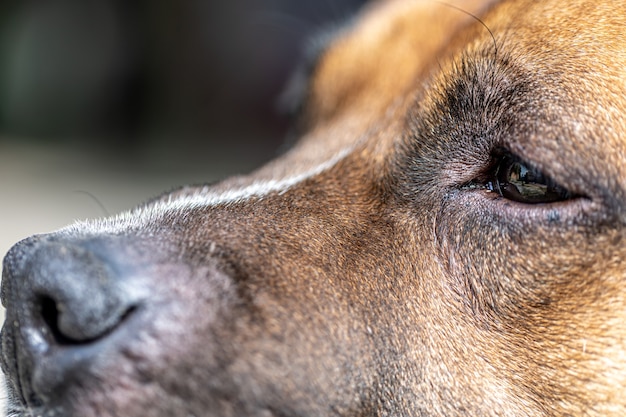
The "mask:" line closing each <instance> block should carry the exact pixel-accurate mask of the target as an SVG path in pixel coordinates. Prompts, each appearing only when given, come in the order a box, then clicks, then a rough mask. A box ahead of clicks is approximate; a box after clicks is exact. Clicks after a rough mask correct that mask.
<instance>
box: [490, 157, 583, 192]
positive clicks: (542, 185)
mask: <svg viewBox="0 0 626 417" xmlns="http://www.w3.org/2000/svg"><path fill="white" fill-rule="evenodd" d="M487 186H488V188H489V189H491V190H492V191H497V192H498V193H500V195H501V196H502V197H504V198H508V199H509V200H513V201H517V202H520V203H525V204H539V203H554V202H557V201H564V200H569V199H571V198H574V195H573V194H572V193H571V192H570V191H569V190H567V189H565V188H564V187H562V186H560V185H559V184H557V183H555V182H554V181H553V180H552V179H551V178H550V177H548V176H546V175H545V174H543V173H542V172H541V171H539V170H538V169H536V168H535V167H533V166H532V165H530V164H527V163H525V162H524V161H522V160H521V159H519V158H517V157H515V156H511V155H506V156H503V157H501V158H500V159H499V161H498V162H497V164H496V165H495V170H494V171H493V174H492V178H491V180H490V181H489V182H488V184H487Z"/></svg>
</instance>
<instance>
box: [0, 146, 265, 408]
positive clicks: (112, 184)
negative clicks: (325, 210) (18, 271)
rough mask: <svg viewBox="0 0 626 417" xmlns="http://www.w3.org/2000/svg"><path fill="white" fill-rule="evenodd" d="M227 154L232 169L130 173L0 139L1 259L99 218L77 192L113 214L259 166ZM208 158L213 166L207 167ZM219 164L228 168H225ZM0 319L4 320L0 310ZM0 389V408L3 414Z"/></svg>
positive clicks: (87, 155)
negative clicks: (31, 239) (26, 241)
mask: <svg viewBox="0 0 626 417" xmlns="http://www.w3.org/2000/svg"><path fill="white" fill-rule="evenodd" d="M0 139H1V138H0ZM231 151H232V150H230V151H228V152H229V153H230V152H231ZM224 152H226V151H224ZM217 153H219V152H217ZM231 156H233V157H234V158H236V160H237V165H233V164H228V163H227V162H228V161H227V160H225V159H224V158H225V156H224V155H218V154H214V155H212V156H211V155H209V156H207V159H208V160H207V164H206V166H207V168H206V169H204V172H199V171H195V173H191V170H186V171H185V172H186V173H181V172H178V171H176V168H175V167H173V168H172V167H170V168H168V169H158V170H155V168H154V165H152V166H151V169H142V168H139V169H136V170H133V171H132V172H130V171H129V170H128V169H120V168H119V166H113V165H112V164H108V163H107V161H106V160H103V159H102V157H101V156H99V155H98V153H97V152H95V151H91V152H90V151H83V152H79V151H76V150H75V149H70V148H64V149H60V148H50V147H43V146H41V145H33V144H30V145H27V144H24V143H19V142H16V141H12V142H11V141H2V140H0V195H1V196H2V197H1V200H0V201H1V203H2V205H1V206H0V258H2V257H4V254H5V253H6V252H7V251H8V250H9V248H10V247H11V246H12V245H13V244H15V243H16V242H17V241H19V240H20V239H23V238H25V237H28V236H30V235H32V234H36V233H44V232H49V231H53V230H55V229H57V228H60V227H62V226H64V225H67V224H68V223H71V222H73V221H74V220H77V219H85V218H93V217H100V216H102V215H103V212H102V209H101V208H100V207H99V205H98V204H97V203H96V202H94V200H93V199H92V198H91V197H89V196H87V195H85V194H84V193H80V192H77V191H87V192H89V193H91V194H92V195H94V196H96V197H97V198H98V199H99V200H100V201H101V202H102V204H103V205H104V206H105V207H106V209H107V211H108V212H110V213H111V214H114V213H117V212H120V211H123V210H126V209H129V208H132V207H133V206H135V205H136V204H139V203H141V202H142V201H144V200H146V199H148V198H151V197H153V196H155V195H158V194H160V193H161V192H163V191H167V190H168V189H171V188H173V187H175V186H177V185H182V184H185V183H201V182H205V181H213V180H215V179H217V178H219V177H221V176H223V175H227V174H228V175H229V174H232V173H234V172H245V171H248V170H250V169H252V168H253V167H254V166H255V165H257V164H258V163H259V162H258V161H251V160H248V161H245V160H244V161H243V162H242V161H241V158H240V156H241V155H231ZM212 159H213V161H215V163H211V162H212V161H211V160H212ZM224 165H227V166H228V167H227V168H226V169H225V168H224ZM211 167H213V168H211ZM151 171H152V173H151ZM154 171H158V174H154ZM218 171H219V172H218ZM0 319H1V320H2V321H4V311H3V310H2V309H1V308H0ZM0 378H2V376H1V375H0ZM1 385H2V388H0V407H1V408H0V409H1V410H4V402H5V394H4V390H3V384H1ZM0 415H3V411H2V412H0Z"/></svg>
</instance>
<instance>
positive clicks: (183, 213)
mask: <svg viewBox="0 0 626 417" xmlns="http://www.w3.org/2000/svg"><path fill="white" fill-rule="evenodd" d="M475 3H476V4H471V3H470V2H463V3H462V7H463V9H464V11H462V10H460V9H459V8H458V7H455V6H452V5H446V4H443V3H440V2H434V1H433V2H430V1H426V2H414V1H391V2H385V3H380V4H375V5H373V6H371V7H370V8H369V9H367V10H366V11H365V12H364V13H363V15H362V18H361V19H360V20H359V21H358V23H356V24H355V25H354V26H353V27H351V28H349V29H347V30H346V31H345V32H344V33H343V34H341V35H340V36H339V37H338V38H337V39H336V40H335V41H334V42H333V43H332V44H331V45H330V46H329V47H328V48H327V49H326V50H325V51H324V53H323V54H322V55H321V56H320V57H319V59H318V60H317V63H316V65H315V67H314V70H313V71H312V75H311V79H310V82H309V84H308V85H307V87H306V88H305V89H304V91H305V94H303V96H302V106H301V107H302V108H303V116H302V118H301V121H300V123H299V124H298V127H299V130H300V132H301V140H300V142H299V143H298V144H297V146H296V147H295V148H294V149H293V150H292V151H290V152H288V153H287V154H286V155H284V156H283V157H281V158H279V159H278V160H276V161H275V162H273V163H271V164H269V165H268V166H266V167H264V168H262V169H261V170H259V171H258V172H256V173H254V174H253V175H251V176H248V177H243V178H235V179H231V180H228V181H226V182H224V183H221V184H218V185H216V186H214V187H205V188H183V189H181V190H179V191H177V192H174V193H171V194H167V195H164V196H163V197H161V198H159V199H156V200H155V201H152V202H149V203H147V204H146V205H144V206H141V207H139V208H137V209H136V210H134V211H132V212H130V213H126V214H123V215H121V216H118V217H115V218H110V219H106V220H101V221H93V222H84V223H77V224H75V225H73V226H70V227H68V228H66V229H63V230H61V231H59V232H56V233H53V234H50V235H43V236H36V237H33V238H31V239H28V240H26V241H24V242H21V243H20V244H18V245H16V246H15V247H14V248H13V249H12V250H11V252H10V253H9V254H8V255H7V257H6V259H5V263H4V272H3V286H2V298H3V303H4V305H5V306H6V307H7V321H6V323H5V325H4V329H3V331H2V359H3V369H4V371H5V373H6V374H7V377H8V380H9V390H10V397H11V398H10V400H11V405H10V409H11V410H12V412H13V414H10V415H15V416H33V415H37V416H45V417H52V416H63V417H76V416H81V417H95V416H101V417H102V416H124V417H140V416H141V417H159V416H168V417H171V416H177V417H179V416H180V417H186V416H196V417H199V416H263V417H270V416H274V417H279V416H283V417H286V416H302V417H304V416H435V415H446V416H491V415H493V416H495V415H501V416H505V415H506V416H511V415H559V416H561V415H598V416H600V415H602V416H606V415H616V416H617V415H624V413H625V412H626V260H625V259H626V256H625V255H626V247H625V245H624V241H625V238H626V140H625V139H624V138H625V137H626V112H625V110H626V98H625V96H624V91H626V70H625V68H626V44H625V38H624V36H623V31H624V28H625V27H626V7H625V6H624V5H622V4H621V3H619V2H610V1H606V2H599V1H597V0H595V1H569V2H559V1H541V2H539V1H506V2H502V3H497V4H494V5H493V7H491V8H490V10H489V11H488V12H487V13H485V14H480V15H479V16H480V19H481V20H479V19H477V18H473V17H472V16H471V15H470V14H468V13H467V12H469V13H472V14H479V13H482V12H481V11H482V10H483V8H484V7H485V5H482V4H480V3H481V2H475Z"/></svg>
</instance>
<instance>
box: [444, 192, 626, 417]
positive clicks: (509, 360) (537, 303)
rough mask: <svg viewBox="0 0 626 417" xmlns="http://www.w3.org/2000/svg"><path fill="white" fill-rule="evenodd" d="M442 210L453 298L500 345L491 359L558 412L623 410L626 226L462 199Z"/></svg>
mask: <svg viewBox="0 0 626 417" xmlns="http://www.w3.org/2000/svg"><path fill="white" fill-rule="evenodd" d="M440 216H441V217H442V218H444V219H447V220H448V221H441V222H440V223H439V225H438V227H437V237H438V252H439V257H440V260H441V264H442V265H443V266H444V268H445V270H446V274H447V285H448V287H447V288H448V291H449V294H450V297H451V299H454V300H456V301H455V303H456V308H458V310H459V311H460V313H461V314H462V315H463V317H465V319H466V320H467V323H468V324H469V325H470V326H471V327H472V328H474V329H475V331H476V333H475V334H476V335H477V336H476V338H475V342H476V343H477V344H479V345H480V344H483V346H484V347H485V350H487V349H490V350H492V352H493V349H494V348H495V350H496V351H497V354H491V355H489V357H488V361H490V362H491V365H492V366H493V367H494V368H495V369H499V370H500V374H501V375H509V376H515V378H517V379H518V380H519V382H520V384H521V386H522V387H524V389H525V390H526V392H527V393H528V395H529V398H532V401H535V402H537V403H539V404H541V406H542V407H546V408H547V409H554V410H555V412H557V413H558V414H567V413H573V414H577V413H580V412H582V410H584V409H586V407H590V405H591V404H593V405H594V406H596V405H597V404H602V405H601V406H599V407H608V408H607V409H609V408H610V407H614V406H618V407H619V406H621V407H623V406H624V400H621V399H619V398H624V396H623V392H622V390H623V388H621V387H623V386H624V383H625V382H626V381H625V378H624V371H626V365H625V364H624V361H623V354H622V353H620V352H623V351H624V349H626V325H625V324H624V320H625V319H626V317H625V315H624V314H625V312H624V308H623V306H624V305H626V293H625V291H624V289H623V288H622V287H623V285H622V283H623V280H624V278H625V276H624V273H623V271H624V270H625V269H626V263H625V262H624V261H623V259H624V256H625V254H624V251H623V250H622V249H621V245H619V242H621V241H622V240H623V234H624V232H623V231H622V230H621V229H620V228H615V227H610V226H607V225H599V224H594V223H593V222H587V223H585V222H581V223H579V224H573V223H567V222H562V223H559V222H553V223H550V222H544V223H541V222H535V223H533V222H524V221H521V222H520V221H519V220H520V218H516V219H514V220H516V221H515V222H511V218H508V217H506V216H504V215H502V213H494V212H489V211H488V210H484V209H477V210H467V207H463V208H461V209H460V208H459V207H457V206H455V204H450V205H449V206H446V207H445V208H444V209H443V210H442V212H441V214H440ZM452 219H453V220H452ZM615 306H619V308H615ZM487 341H488V343H487ZM538 393H541V395H538ZM555 399H559V401H555Z"/></svg>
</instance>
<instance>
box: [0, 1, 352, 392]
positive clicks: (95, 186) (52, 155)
mask: <svg viewBox="0 0 626 417" xmlns="http://www.w3.org/2000/svg"><path fill="white" fill-rule="evenodd" d="M362 3H364V1H363V0H320V1H314V2H313V1H295V0H169V1H166V0H149V1H148V0H134V1H129V0H81V1H76V0H46V1H40V0H19V1H17V0H3V1H2V2H1V3H0V202H1V205H0V257H2V256H3V255H4V253H5V252H6V251H7V250H8V249H9V247H10V246H11V245H12V244H13V243H15V242H16V241H17V240H19V239H21V238H24V237H26V236H28V235H30V234H34V233H41V232H47V231H51V230H53V229H56V228H58V227H61V226H63V225H65V224H67V223H70V222H72V221H73V220H75V219H83V218H91V217H99V216H102V215H105V214H106V213H107V212H108V213H116V212H119V211H121V210H124V209H128V208H131V207H132V206H134V205H136V204H138V203H140V202H141V201H143V200H145V199H147V198H150V197H153V196H155V195H157V194H159V193H160V192H162V191H165V190H167V189H170V188H173V187H175V186H177V185H181V184H184V183H204V182H209V181H214V180H216V179H219V178H222V177H224V176H227V175H232V174H237V173H245V172H248V171H250V170H252V169H254V168H255V167H257V166H259V165H260V164H262V163H263V162H265V161H266V160H268V159H270V158H272V157H273V156H275V155H277V154H278V152H279V151H280V148H281V146H282V144H283V141H284V138H285V132H286V130H287V126H288V122H289V120H288V118H287V117H285V116H284V115H281V114H280V113H279V112H277V106H276V104H277V101H278V98H279V96H280V93H281V91H283V89H284V88H285V86H286V83H287V80H288V79H289V77H290V74H292V73H293V71H294V70H295V68H296V67H297V65H298V63H299V61H300V57H301V55H302V54H301V51H302V50H303V49H306V46H307V45H308V44H310V43H311V39H314V37H315V35H316V34H319V33H321V32H323V31H324V30H326V29H331V28H333V27H336V26H339V25H341V24H343V23H344V22H345V21H346V20H347V19H349V17H350V16H352V15H353V14H354V12H355V11H356V10H358V8H359V7H360V6H361V5H362ZM91 196H93V197H95V199H94V198H92V197H91ZM96 199H97V200H98V201H96ZM102 206H103V207H102ZM1 318H2V316H1V312H0V319H1ZM0 397H1V396H0Z"/></svg>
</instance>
